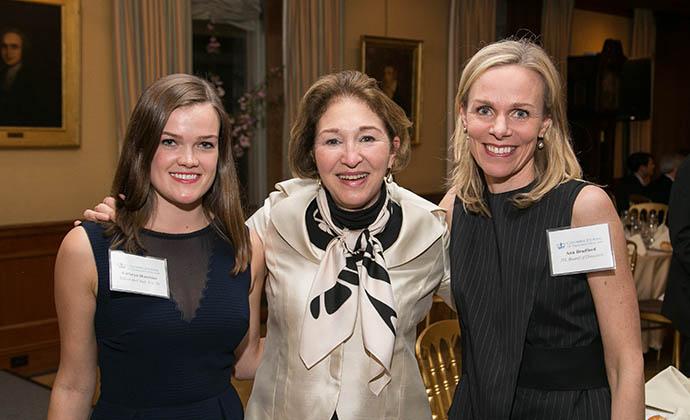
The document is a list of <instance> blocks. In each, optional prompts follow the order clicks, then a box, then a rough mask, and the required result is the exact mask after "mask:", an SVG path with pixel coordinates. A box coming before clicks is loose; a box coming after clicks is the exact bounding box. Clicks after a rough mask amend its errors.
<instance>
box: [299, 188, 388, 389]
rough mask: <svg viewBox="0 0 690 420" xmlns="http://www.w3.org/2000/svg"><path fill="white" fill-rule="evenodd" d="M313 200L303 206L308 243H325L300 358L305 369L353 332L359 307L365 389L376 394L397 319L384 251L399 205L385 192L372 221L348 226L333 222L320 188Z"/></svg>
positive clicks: (384, 379)
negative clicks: (366, 366) (358, 226)
mask: <svg viewBox="0 0 690 420" xmlns="http://www.w3.org/2000/svg"><path fill="white" fill-rule="evenodd" d="M384 193H385V192H384ZM315 204H316V205H314V202H312V204H311V205H310V206H309V207H308V209H307V214H306V223H307V229H308V231H309V232H310V240H311V241H312V244H314V245H315V246H317V247H319V248H321V249H324V245H325V251H324V252H325V253H324V256H323V259H322V260H321V263H320V264H319V269H318V271H317V273H316V277H315V278H314V281H313V283H312V287H311V290H310V292H309V299H308V306H307V308H306V313H305V316H304V321H303V324H302V333H301V338H300V357H301V358H302V361H303V362H304V364H305V365H306V366H307V368H311V367H312V366H314V365H315V364H316V363H318V362H319V361H320V360H322V359H323V358H324V357H326V356H327V355H328V354H329V353H330V352H331V351H332V350H333V349H335V348H336V347H337V346H338V345H340V344H341V343H342V342H343V341H345V340H347V338H348V337H350V336H351V335H352V333H353V330H354V327H355V321H356V319H357V312H358V311H359V315H360V318H361V320H362V321H361V322H362V340H363V342H364V348H365V350H366V351H367V354H368V355H369V357H370V358H371V360H372V363H370V372H369V378H370V379H369V389H370V390H371V391H372V392H373V393H374V394H376V395H378V394H379V393H380V392H381V390H382V389H383V388H384V387H385V386H386V385H387V384H388V382H390V366H391V359H392V357H393V348H394V345H395V334H396V324H397V320H398V318H397V312H396V306H395V299H394V295H393V289H392V287H391V281H390V277H389V276H388V270H387V267H386V261H385V260H384V258H383V251H384V249H385V248H384V244H385V245H386V247H387V246H389V245H390V243H386V242H389V239H390V238H392V239H393V240H395V238H397V234H398V233H399V230H400V225H401V222H402V218H401V212H400V207H399V206H397V204H395V203H393V202H392V201H391V200H390V199H389V198H388V197H387V198H386V202H385V204H384V205H383V207H382V208H381V211H380V212H379V214H378V215H377V216H376V219H375V220H374V222H373V223H372V224H371V225H369V226H368V227H367V228H365V229H359V230H349V229H347V228H344V229H341V228H339V227H337V226H336V225H335V223H333V221H332V218H331V212H330V209H329V206H328V201H327V197H326V192H325V191H324V189H323V188H321V189H319V192H318V194H317V197H316V199H315ZM391 228H392V229H391ZM384 231H385V232H384ZM391 231H393V232H391ZM382 242H384V244H382ZM391 242H392V241H391Z"/></svg>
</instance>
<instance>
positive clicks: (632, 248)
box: [625, 241, 637, 276]
mask: <svg viewBox="0 0 690 420" xmlns="http://www.w3.org/2000/svg"><path fill="white" fill-rule="evenodd" d="M625 245H626V246H627V248H628V263H629V264H630V272H631V273H632V275H633V276H634V275H635V266H636V265H637V244H636V243H635V242H633V241H625Z"/></svg>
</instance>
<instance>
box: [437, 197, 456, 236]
mask: <svg viewBox="0 0 690 420" xmlns="http://www.w3.org/2000/svg"><path fill="white" fill-rule="evenodd" d="M454 203H455V188H451V189H450V190H448V192H447V193H446V195H445V196H443V199H442V200H441V202H440V203H438V206H439V207H441V208H442V209H444V210H445V211H446V224H447V225H448V228H449V229H450V226H451V223H452V222H453V205H454Z"/></svg>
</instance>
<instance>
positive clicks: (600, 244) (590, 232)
mask: <svg viewBox="0 0 690 420" xmlns="http://www.w3.org/2000/svg"><path fill="white" fill-rule="evenodd" d="M546 234H547V237H548V240H549V257H550V259H551V275H552V276H561V275H564V274H575V273H589V272H591V271H603V270H612V269H614V268H616V259H615V258H614V255H613V249H612V248H611V235H610V234H609V225H608V224H606V223H602V224H599V225H592V226H583V227H578V228H571V229H568V228H566V229H554V230H547V231H546Z"/></svg>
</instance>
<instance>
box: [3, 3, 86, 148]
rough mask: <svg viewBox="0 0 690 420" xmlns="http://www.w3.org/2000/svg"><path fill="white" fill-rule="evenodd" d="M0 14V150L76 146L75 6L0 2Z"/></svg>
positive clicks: (77, 47) (78, 53)
mask: <svg viewBox="0 0 690 420" xmlns="http://www.w3.org/2000/svg"><path fill="white" fill-rule="evenodd" d="M0 10H2V11H3V13H2V17H0V47H2V50H1V51H0V52H2V54H0V148H42V147H43V148H44V147H76V146H79V144H80V137H79V136H80V117H81V49H80V42H81V38H80V36H81V35H80V25H81V20H80V9H79V0H0ZM8 33H9V35H8ZM12 49H14V54H15V55H14V56H13V55H12V53H10V52H9V51H12ZM17 51H18V52H19V55H17ZM17 60H20V61H19V64H20V66H16V63H17V62H18V61H17ZM11 68H12V69H15V70H14V71H13V72H11V71H10V69H11ZM17 70H18V71H17ZM9 73H13V75H12V76H7V75H8V74H9Z"/></svg>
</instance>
